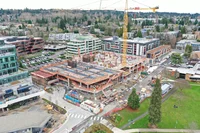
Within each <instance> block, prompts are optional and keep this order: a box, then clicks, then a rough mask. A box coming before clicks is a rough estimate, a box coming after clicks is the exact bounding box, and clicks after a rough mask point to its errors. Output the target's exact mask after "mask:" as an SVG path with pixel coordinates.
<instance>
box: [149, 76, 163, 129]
mask: <svg viewBox="0 0 200 133" xmlns="http://www.w3.org/2000/svg"><path fill="white" fill-rule="evenodd" d="M161 102H162V91H161V84H160V80H159V79H156V84H155V87H154V90H153V93H152V96H151V102H150V106H149V123H150V124H151V126H153V125H156V124H158V123H159V122H160V121H161Z"/></svg>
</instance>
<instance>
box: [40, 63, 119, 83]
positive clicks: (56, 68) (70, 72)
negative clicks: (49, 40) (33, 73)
mask: <svg viewBox="0 0 200 133" xmlns="http://www.w3.org/2000/svg"><path fill="white" fill-rule="evenodd" d="M41 71H45V72H49V73H52V74H55V73H57V74H58V75H61V76H64V77H68V78H70V79H72V80H75V81H78V82H82V83H84V84H93V83H96V82H100V81H103V80H106V79H108V78H109V76H111V75H115V74H120V73H121V72H120V71H117V70H112V69H109V68H105V67H101V66H98V65H94V64H90V63H85V62H78V63H77V67H75V68H71V67H69V66H68V63H67V62H66V61H63V62H61V63H59V64H54V65H50V66H46V67H43V68H41Z"/></svg>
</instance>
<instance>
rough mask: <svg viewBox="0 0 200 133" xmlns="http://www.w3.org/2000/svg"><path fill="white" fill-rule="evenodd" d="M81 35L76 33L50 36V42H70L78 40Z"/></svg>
mask: <svg viewBox="0 0 200 133" xmlns="http://www.w3.org/2000/svg"><path fill="white" fill-rule="evenodd" d="M78 35H79V34H75V33H62V34H49V40H52V41H70V40H73V39H75V38H76V36H78Z"/></svg>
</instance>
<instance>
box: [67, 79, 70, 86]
mask: <svg viewBox="0 0 200 133" xmlns="http://www.w3.org/2000/svg"><path fill="white" fill-rule="evenodd" d="M67 82H68V87H69V86H70V84H69V78H68V79H67Z"/></svg>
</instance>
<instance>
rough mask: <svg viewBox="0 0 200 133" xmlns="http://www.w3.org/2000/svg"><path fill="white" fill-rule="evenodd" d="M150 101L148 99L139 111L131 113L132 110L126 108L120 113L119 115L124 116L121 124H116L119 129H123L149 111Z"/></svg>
mask: <svg viewBox="0 0 200 133" xmlns="http://www.w3.org/2000/svg"><path fill="white" fill-rule="evenodd" d="M149 102H150V99H149V98H148V99H146V100H145V101H143V102H142V103H141V104H140V108H139V109H138V110H137V111H132V112H131V111H130V109H127V108H125V109H124V110H122V111H119V112H118V114H120V116H122V120H121V121H120V122H119V123H115V125H116V126H117V127H119V128H120V127H122V126H123V125H125V124H126V123H128V122H129V121H130V120H133V119H135V118H136V117H138V116H140V115H141V114H143V113H145V112H146V111H147V110H148V107H149Z"/></svg>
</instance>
